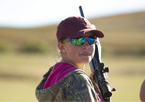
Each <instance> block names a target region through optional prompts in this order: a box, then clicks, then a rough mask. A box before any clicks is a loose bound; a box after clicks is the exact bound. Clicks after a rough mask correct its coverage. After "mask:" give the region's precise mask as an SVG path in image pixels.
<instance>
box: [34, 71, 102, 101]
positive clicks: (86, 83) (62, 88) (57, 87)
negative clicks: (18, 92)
mask: <svg viewBox="0 0 145 102" xmlns="http://www.w3.org/2000/svg"><path fill="white" fill-rule="evenodd" d="M44 82H45V80H42V81H41V82H40V84H39V85H38V86H37V88H36V91H35V93H36V98H37V99H38V101H39V102H68V101H70V102H72V101H73V102H78V101H79V102H100V101H101V100H100V99H99V98H100V97H99V91H96V90H97V89H98V88H97V85H96V84H95V82H94V81H93V80H92V79H91V78H90V77H88V75H87V74H86V73H85V72H84V71H83V70H80V69H76V70H73V71H71V72H70V73H68V74H67V75H66V76H65V77H64V78H63V79H61V80H60V81H59V82H57V83H55V84H54V85H52V86H50V87H48V88H46V89H43V85H44ZM98 100H100V101H98Z"/></svg>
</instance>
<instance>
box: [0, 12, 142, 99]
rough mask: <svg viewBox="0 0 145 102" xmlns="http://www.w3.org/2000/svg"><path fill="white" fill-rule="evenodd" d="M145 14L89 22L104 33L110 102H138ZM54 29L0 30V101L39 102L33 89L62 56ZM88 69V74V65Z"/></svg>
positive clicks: (103, 44) (103, 49) (102, 40)
mask: <svg viewBox="0 0 145 102" xmlns="http://www.w3.org/2000/svg"><path fill="white" fill-rule="evenodd" d="M144 18H145V12H139V13H134V14H125V15H117V16H110V17H104V18H96V19H90V22H91V23H93V24H94V25H95V26H96V28H97V29H99V30H101V31H103V32H104V34H105V37H104V38H103V39H100V42H101V45H102V61H103V62H104V64H105V65H106V66H108V67H109V68H110V72H109V73H108V76H109V82H110V87H111V88H113V87H115V88H116V89H117V91H116V92H113V95H112V101H113V102H119V101H131V102H132V101H136V102H138V101H140V99H139V91H140V87H141V83H142V82H143V80H144V78H145V64H144V62H145V40H144V39H145V34H144V32H145V29H144V28H145V21H144ZM56 27H57V25H51V26H46V27H39V28H29V29H16V28H0V102H3V101H19V102H20V101H27V102H28V101H29V102H30V101H31V102H36V101H37V100H36V98H35V88H36V86H37V85H38V83H39V82H40V80H41V79H42V76H43V74H44V73H45V72H46V71H47V70H48V69H49V67H50V66H51V65H53V64H54V63H55V62H56V61H57V60H58V57H59V54H58V52H57V40H56V36H55V33H56ZM85 71H86V72H87V73H88V74H90V70H89V65H86V68H85Z"/></svg>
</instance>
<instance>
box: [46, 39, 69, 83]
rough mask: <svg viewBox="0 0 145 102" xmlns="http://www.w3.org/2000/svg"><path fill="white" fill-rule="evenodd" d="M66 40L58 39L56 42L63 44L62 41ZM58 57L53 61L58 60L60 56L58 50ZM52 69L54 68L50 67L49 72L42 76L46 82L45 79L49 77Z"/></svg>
mask: <svg viewBox="0 0 145 102" xmlns="http://www.w3.org/2000/svg"><path fill="white" fill-rule="evenodd" d="M65 39H66V38H62V39H60V40H59V41H58V42H62V43H63V41H64V40H65ZM58 54H59V55H58V56H57V59H55V60H57V61H58V60H59V58H60V57H61V56H62V55H61V54H62V52H60V51H59V50H58ZM53 67H54V66H52V67H50V68H49V70H48V71H47V72H46V73H45V74H44V75H43V78H44V79H45V80H46V79H47V78H48V76H49V75H50V73H51V70H52V69H53Z"/></svg>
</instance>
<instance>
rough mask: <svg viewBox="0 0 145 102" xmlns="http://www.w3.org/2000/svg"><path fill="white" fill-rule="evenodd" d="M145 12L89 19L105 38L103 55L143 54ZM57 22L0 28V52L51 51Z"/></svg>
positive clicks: (55, 46) (55, 42) (53, 45)
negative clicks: (24, 27) (46, 24)
mask: <svg viewBox="0 0 145 102" xmlns="http://www.w3.org/2000/svg"><path fill="white" fill-rule="evenodd" d="M144 19H145V12H138V13H132V14H124V15H116V16H109V17H103V18H95V19H89V21H90V22H91V23H92V24H94V25H95V26H96V28H97V29H99V30H101V31H102V32H103V33H104V34H105V37H104V38H103V39H100V42H101V44H102V52H103V54H105V55H106V54H112V55H145V40H144V38H145V34H144V32H145V20H144ZM56 28H57V25H49V26H45V27H39V28H29V29H17V28H0V53H6V52H19V53H34V52H36V53H51V52H54V51H55V50H56V48H57V40H56Z"/></svg>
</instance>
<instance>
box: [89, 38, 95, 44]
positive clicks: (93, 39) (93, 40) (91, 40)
mask: <svg viewBox="0 0 145 102" xmlns="http://www.w3.org/2000/svg"><path fill="white" fill-rule="evenodd" d="M95 42H97V38H91V37H88V43H89V44H90V45H92V44H93V43H95Z"/></svg>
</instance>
